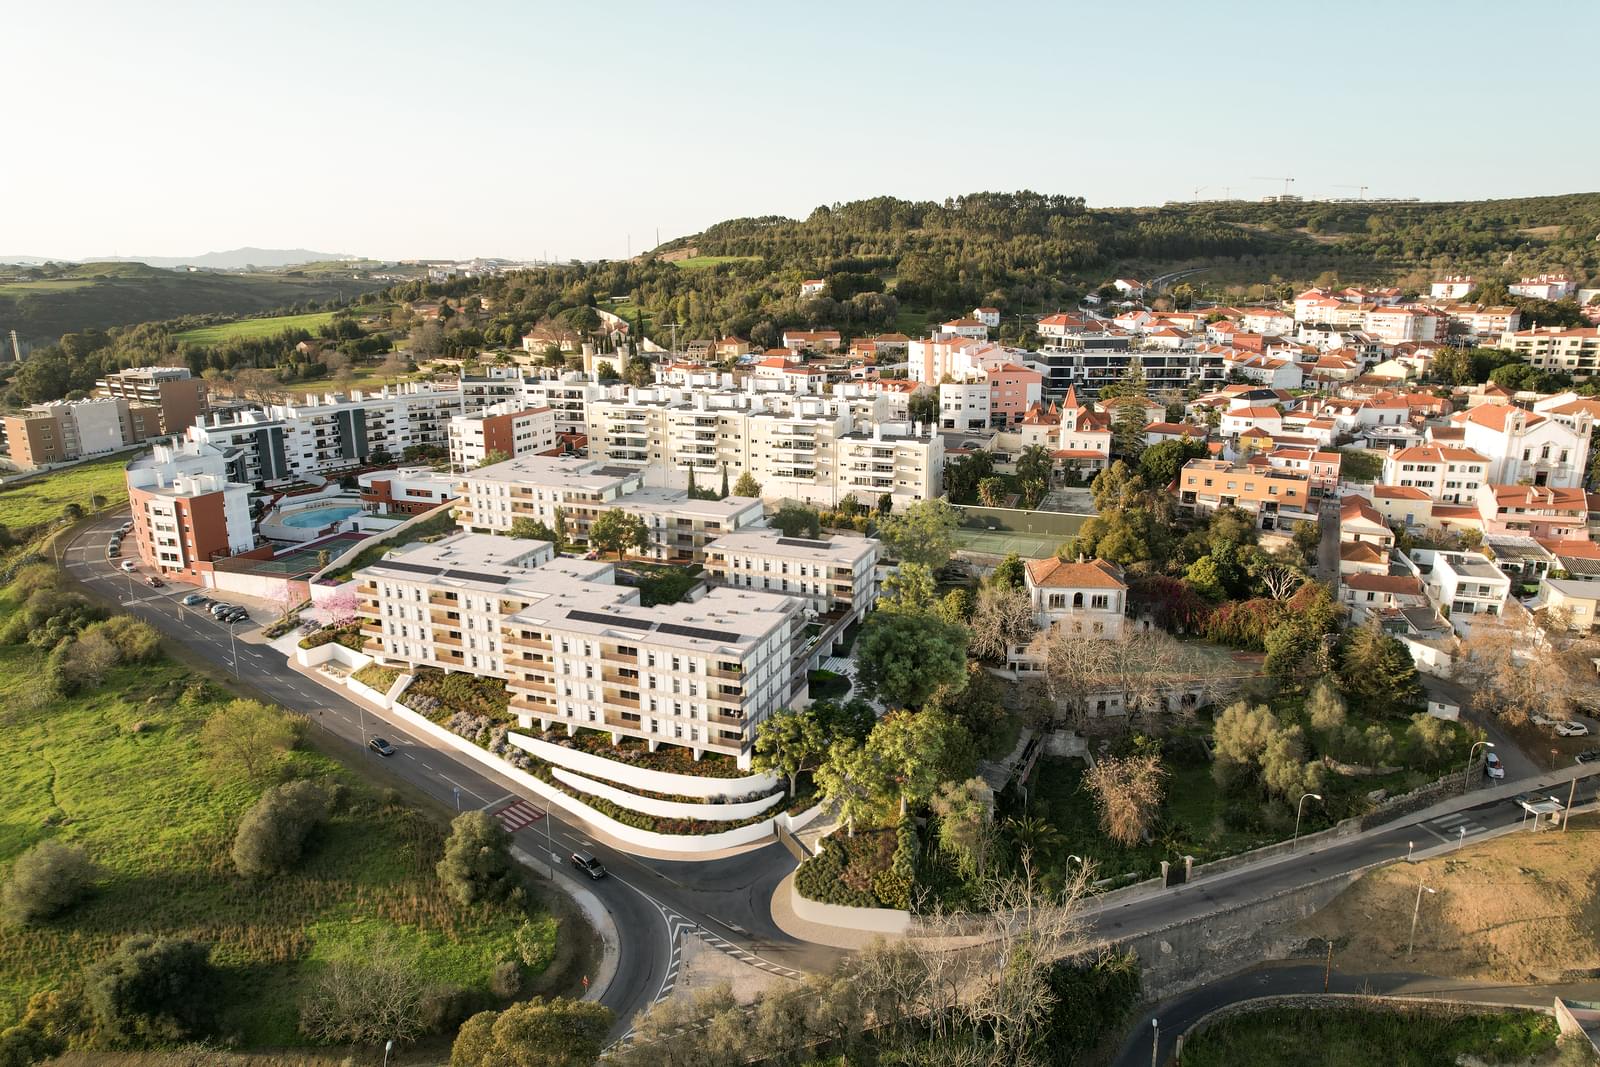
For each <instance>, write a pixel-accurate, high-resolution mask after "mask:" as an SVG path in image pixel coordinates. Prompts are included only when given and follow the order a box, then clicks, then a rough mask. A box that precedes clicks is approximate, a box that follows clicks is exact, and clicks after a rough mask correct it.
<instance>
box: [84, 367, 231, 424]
mask: <svg viewBox="0 0 1600 1067" xmlns="http://www.w3.org/2000/svg"><path fill="white" fill-rule="evenodd" d="M95 395H96V396H100V397H121V398H122V399H123V400H126V401H127V402H128V403H129V404H130V405H133V406H141V407H147V408H154V409H156V412H157V420H156V421H157V423H158V425H157V426H156V428H155V429H154V430H153V431H152V433H151V436H154V435H155V434H165V435H167V436H169V437H170V436H172V435H174V434H181V433H183V432H184V431H185V430H187V429H188V428H189V427H190V426H193V425H194V422H195V420H196V419H198V418H199V417H200V416H201V415H203V414H205V410H206V383H205V379H203V378H195V377H193V376H191V375H190V373H189V368H187V367H130V368H129V369H127V370H122V371H115V372H113V373H111V374H107V375H106V376H105V377H104V378H101V379H100V380H99V381H98V382H96V383H95Z"/></svg>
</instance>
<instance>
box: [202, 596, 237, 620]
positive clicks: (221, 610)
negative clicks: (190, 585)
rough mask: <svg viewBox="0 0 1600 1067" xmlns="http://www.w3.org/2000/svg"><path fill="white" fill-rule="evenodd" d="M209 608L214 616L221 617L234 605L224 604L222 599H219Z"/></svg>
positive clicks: (215, 617)
mask: <svg viewBox="0 0 1600 1067" xmlns="http://www.w3.org/2000/svg"><path fill="white" fill-rule="evenodd" d="M208 610H210V612H211V617H212V618H214V619H220V618H222V617H223V616H224V615H226V614H227V613H228V612H229V611H232V610H233V605H232V604H224V603H223V602H222V601H220V600H219V601H217V602H216V603H215V604H212V605H211V607H210V608H209V609H208Z"/></svg>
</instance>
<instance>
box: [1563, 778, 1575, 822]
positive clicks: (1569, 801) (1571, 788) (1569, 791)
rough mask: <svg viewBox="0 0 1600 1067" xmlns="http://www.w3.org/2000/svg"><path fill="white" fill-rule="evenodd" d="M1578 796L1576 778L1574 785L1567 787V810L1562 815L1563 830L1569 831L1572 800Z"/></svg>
mask: <svg viewBox="0 0 1600 1067" xmlns="http://www.w3.org/2000/svg"><path fill="white" fill-rule="evenodd" d="M1577 798H1578V780H1577V779H1576V778H1574V779H1573V780H1572V785H1570V786H1569V787H1568V788H1567V810H1566V811H1565V812H1563V813H1562V815H1561V832H1562V833H1566V832H1567V823H1569V822H1571V821H1572V802H1573V801H1574V800H1576V799H1577Z"/></svg>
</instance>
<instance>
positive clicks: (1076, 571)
mask: <svg viewBox="0 0 1600 1067" xmlns="http://www.w3.org/2000/svg"><path fill="white" fill-rule="evenodd" d="M1027 564H1028V580H1029V581H1031V582H1032V583H1033V584H1034V585H1036V586H1040V587H1043V588H1052V589H1126V588H1128V585H1127V583H1126V582H1124V581H1123V580H1122V568H1121V567H1118V566H1117V565H1116V564H1115V563H1107V562H1106V561H1105V560H1103V559H1095V560H1089V561H1087V562H1084V563H1069V562H1067V561H1066V560H1064V559H1058V558H1056V557H1053V556H1052V557H1051V558H1050V559H1030V560H1028V561H1027Z"/></svg>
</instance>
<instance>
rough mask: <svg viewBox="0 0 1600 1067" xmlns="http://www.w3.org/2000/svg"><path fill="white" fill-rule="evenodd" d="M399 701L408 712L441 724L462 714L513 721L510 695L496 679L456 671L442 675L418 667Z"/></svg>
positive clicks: (503, 684) (442, 673) (433, 669)
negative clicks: (424, 716)
mask: <svg viewBox="0 0 1600 1067" xmlns="http://www.w3.org/2000/svg"><path fill="white" fill-rule="evenodd" d="M400 699H401V700H402V701H403V702H404V703H405V705H406V707H408V708H410V709H411V710H412V711H415V712H416V713H417V714H419V715H426V716H427V717H428V718H430V719H432V720H433V721H434V722H437V723H439V724H441V725H443V724H445V722H446V721H447V720H449V719H450V717H451V716H452V715H455V714H457V713H462V712H464V713H466V714H468V715H481V716H486V717H488V718H490V719H493V720H494V721H495V722H503V723H510V722H515V721H516V716H514V715H512V714H511V711H510V707H511V694H510V693H508V692H506V686H505V683H504V682H502V681H501V680H500V679H498V678H480V677H478V676H477V675H475V674H462V673H460V672H451V673H449V674H446V673H445V672H444V671H441V670H437V669H435V668H433V667H420V668H418V669H417V671H416V674H415V677H413V678H412V680H411V684H410V685H408V686H406V691H405V692H404V693H403V694H401V697H400Z"/></svg>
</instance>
